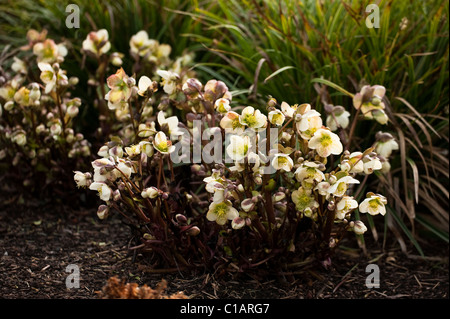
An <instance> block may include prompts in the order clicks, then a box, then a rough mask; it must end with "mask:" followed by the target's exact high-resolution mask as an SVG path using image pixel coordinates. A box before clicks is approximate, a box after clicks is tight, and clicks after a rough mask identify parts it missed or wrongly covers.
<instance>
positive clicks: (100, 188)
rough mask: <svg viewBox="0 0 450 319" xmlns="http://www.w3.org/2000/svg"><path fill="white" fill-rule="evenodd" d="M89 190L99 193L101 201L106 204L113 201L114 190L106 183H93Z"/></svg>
mask: <svg viewBox="0 0 450 319" xmlns="http://www.w3.org/2000/svg"><path fill="white" fill-rule="evenodd" d="M89 189H90V190H94V191H97V192H98V195H99V196H100V199H101V200H103V201H105V202H107V201H109V200H110V199H111V195H112V190H111V188H110V187H109V186H108V185H106V183H104V182H93V183H92V184H91V185H89Z"/></svg>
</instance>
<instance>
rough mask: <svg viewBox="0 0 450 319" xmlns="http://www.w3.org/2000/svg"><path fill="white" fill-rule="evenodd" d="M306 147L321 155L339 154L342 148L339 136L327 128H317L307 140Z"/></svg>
mask: <svg viewBox="0 0 450 319" xmlns="http://www.w3.org/2000/svg"><path fill="white" fill-rule="evenodd" d="M308 147H309V148H310V149H314V150H316V152H317V154H318V155H319V156H321V157H328V156H330V154H334V155H339V154H341V153H342V150H343V146H342V144H341V141H340V139H339V136H337V135H336V134H334V133H333V132H331V131H330V130H327V129H318V130H317V131H316V132H315V133H314V135H313V137H312V138H311V139H310V140H309V142H308Z"/></svg>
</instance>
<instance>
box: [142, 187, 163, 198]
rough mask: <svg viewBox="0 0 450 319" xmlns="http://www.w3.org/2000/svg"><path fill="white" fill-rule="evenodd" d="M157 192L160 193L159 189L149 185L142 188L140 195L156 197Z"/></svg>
mask: <svg viewBox="0 0 450 319" xmlns="http://www.w3.org/2000/svg"><path fill="white" fill-rule="evenodd" d="M159 193H160V191H159V190H158V189H157V188H156V187H154V186H151V187H148V188H146V189H144V190H143V191H142V192H141V196H142V198H156V197H158V195H159Z"/></svg>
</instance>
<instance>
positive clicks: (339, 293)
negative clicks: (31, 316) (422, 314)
mask: <svg viewBox="0 0 450 319" xmlns="http://www.w3.org/2000/svg"><path fill="white" fill-rule="evenodd" d="M130 237H131V235H130V231H129V229H128V227H127V226H125V225H124V224H123V223H122V222H121V221H120V220H118V219H117V218H115V217H114V216H113V217H112V218H110V219H108V220H106V221H100V220H98V218H97V217H96V214H95V211H93V210H84V209H80V210H78V211H77V210H73V209H72V208H68V207H65V206H63V205H58V206H57V207H55V206H53V205H51V204H43V203H39V202H35V203H33V202H28V201H27V205H26V206H25V205H20V204H18V203H17V200H16V199H12V200H4V201H1V204H0V298H4V299H36V298H44V299H47V298H51V299H95V298H98V292H99V291H100V290H101V289H102V287H103V286H104V285H105V284H106V282H107V280H108V278H110V277H112V276H116V277H118V278H120V279H124V280H125V281H126V282H136V283H138V284H139V285H143V284H147V285H148V286H150V287H155V286H156V285H157V283H159V282H160V281H161V279H165V280H167V282H168V287H167V294H172V293H175V292H177V291H183V292H184V293H185V294H186V295H187V296H189V297H190V298H195V299H227V298H238V299H240V298H248V299H307V298H312V299H322V298H323V299H325V298H329V299H360V298H368V299H369V298H377V299H399V298H403V299H419V298H421V299H422V298H424V299H442V298H443V299H448V298H449V277H448V253H449V251H448V244H446V243H444V242H442V241H431V240H430V241H424V242H423V243H421V245H422V248H423V249H424V251H425V255H426V256H427V258H425V259H423V258H420V257H419V256H418V254H417V252H416V251H415V249H414V248H413V247H411V248H410V250H409V252H410V255H412V256H406V255H405V254H404V253H402V252H401V250H400V249H399V247H398V245H397V244H396V243H392V244H390V245H386V247H385V249H384V250H383V249H382V247H381V244H380V243H369V244H368V245H369V249H368V252H369V254H368V256H365V255H363V254H362V253H361V252H360V250H358V249H356V248H355V243H354V242H353V241H354V238H353V239H352V238H350V239H349V240H348V242H347V243H344V244H345V245H346V246H347V247H348V248H347V249H340V250H339V252H338V253H337V254H336V256H335V258H334V259H333V264H332V266H331V268H330V269H329V270H328V271H326V270H325V269H317V270H315V271H314V272H311V273H307V274H306V275H305V274H303V275H298V276H295V280H294V281H293V282H287V281H285V280H283V278H282V277H276V278H273V279H267V280H259V279H257V278H252V277H251V276H243V277H242V278H239V279H235V278H232V277H231V276H227V275H225V276H222V277H220V278H218V277H216V276H214V275H213V274H208V273H195V274H186V273H184V274H183V273H181V274H180V273H172V274H152V273H148V271H147V269H148V268H147V267H146V266H145V259H143V258H141V257H140V256H139V255H138V256H133V254H132V253H130V251H129V250H128V245H129V240H130ZM370 237H371V236H370V235H368V236H367V238H368V241H369V242H370ZM352 246H353V248H351V247H352ZM370 263H375V264H377V265H378V266H379V269H380V287H379V288H372V289H369V288H367V287H366V285H365V283H366V278H367V276H368V273H366V266H367V265H368V264H370ZM69 265H76V266H78V267H79V273H80V287H79V288H70V289H69V288H67V287H66V278H67V276H69V275H70V274H71V273H72V272H71V269H70V266H69ZM68 266H69V269H68V268H67V267H68Z"/></svg>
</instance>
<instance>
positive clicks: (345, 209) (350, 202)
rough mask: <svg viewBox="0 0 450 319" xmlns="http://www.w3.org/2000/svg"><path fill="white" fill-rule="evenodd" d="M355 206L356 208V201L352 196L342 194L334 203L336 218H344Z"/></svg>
mask: <svg viewBox="0 0 450 319" xmlns="http://www.w3.org/2000/svg"><path fill="white" fill-rule="evenodd" d="M355 208H358V202H357V201H356V200H355V199H354V198H353V197H352V196H342V198H341V200H340V201H339V202H338V203H337V205H336V218H338V219H344V218H345V215H346V214H348V213H349V212H351V211H352V210H354V209H355Z"/></svg>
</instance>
